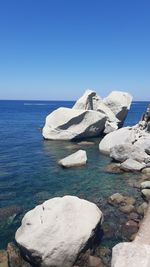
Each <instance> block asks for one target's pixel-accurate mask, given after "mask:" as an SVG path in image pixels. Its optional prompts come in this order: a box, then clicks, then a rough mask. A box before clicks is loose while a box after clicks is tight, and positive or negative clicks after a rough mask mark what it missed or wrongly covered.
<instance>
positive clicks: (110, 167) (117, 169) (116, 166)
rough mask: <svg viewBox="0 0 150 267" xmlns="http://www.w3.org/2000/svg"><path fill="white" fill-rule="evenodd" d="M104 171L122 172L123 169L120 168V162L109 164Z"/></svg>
mask: <svg viewBox="0 0 150 267" xmlns="http://www.w3.org/2000/svg"><path fill="white" fill-rule="evenodd" d="M105 172H108V173H116V174H117V173H123V171H122V170H121V169H120V164H113V163H112V164H109V165H108V166H107V167H106V169H105Z"/></svg>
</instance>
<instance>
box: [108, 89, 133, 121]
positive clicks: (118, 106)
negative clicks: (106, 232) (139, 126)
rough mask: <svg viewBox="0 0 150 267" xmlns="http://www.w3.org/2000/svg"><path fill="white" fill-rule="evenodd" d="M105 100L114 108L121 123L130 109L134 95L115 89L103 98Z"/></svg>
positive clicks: (113, 110)
mask: <svg viewBox="0 0 150 267" xmlns="http://www.w3.org/2000/svg"><path fill="white" fill-rule="evenodd" d="M103 102H104V104H105V105H107V106H108V107H109V108H110V109H111V110H112V112H113V113H114V114H115V116H116V117H117V118H118V119H119V120H120V121H121V123H123V122H124V120H125V118H126V116H127V113H128V110H129V109H130V106H131V103H132V96H131V95H130V94H128V93H126V92H121V91H113V92H112V93H110V94H109V95H108V96H107V97H106V98H104V99H103Z"/></svg>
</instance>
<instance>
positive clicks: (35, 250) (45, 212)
mask: <svg viewBox="0 0 150 267" xmlns="http://www.w3.org/2000/svg"><path fill="white" fill-rule="evenodd" d="M102 220H103V215H102V212H101V211H100V209H99V208H98V207H97V206H96V205H95V204H94V203H91V202H89V201H86V200H83V199H79V198H78V197H74V196H65V197H62V198H61V197H56V198H52V199H50V200H47V201H45V202H44V203H43V204H42V205H39V206H36V207H35V208H34V209H33V210H31V211H29V212H28V213H26V215H25V216H24V218H23V220H22V224H21V227H20V228H19V229H18V230H17V232H16V236H15V238H16V241H17V243H18V245H19V247H20V248H21V251H22V253H23V255H24V256H25V257H26V258H28V260H29V261H30V262H31V263H33V264H35V265H36V266H42V267H53V266H56V267H62V266H65V267H71V266H73V264H74V263H75V261H76V259H77V257H78V256H79V254H80V252H82V251H83V249H88V248H89V246H91V244H93V243H94V240H95V239H97V237H98V236H99V230H100V226H101V223H102ZM97 235H98V236H97Z"/></svg>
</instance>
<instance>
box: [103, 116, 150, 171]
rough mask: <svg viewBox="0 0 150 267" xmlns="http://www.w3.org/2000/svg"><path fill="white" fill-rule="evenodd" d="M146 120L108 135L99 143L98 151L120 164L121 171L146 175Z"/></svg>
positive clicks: (149, 139) (149, 143)
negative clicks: (139, 172)
mask: <svg viewBox="0 0 150 267" xmlns="http://www.w3.org/2000/svg"><path fill="white" fill-rule="evenodd" d="M146 114H147V113H146ZM144 118H145V116H144ZM148 118H150V117H147V116H146V119H144V120H143V121H140V122H139V123H138V124H137V125H135V126H133V127H124V128H122V129H119V130H116V131H115V132H112V133H109V134H108V135H107V136H105V137H104V138H103V139H102V141H101V142H100V144H99V149H100V151H101V152H102V153H104V154H107V155H109V156H110V157H111V158H112V159H113V160H114V161H116V162H120V163H121V164H120V168H121V169H122V170H124V171H141V170H142V172H143V173H145V174H146V175H147V174H148V171H147V170H148V169H149V167H150V155H149V147H150V132H149V131H147V125H148V122H149V121H147V120H148Z"/></svg>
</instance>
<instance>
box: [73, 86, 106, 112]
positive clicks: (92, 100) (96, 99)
mask: <svg viewBox="0 0 150 267" xmlns="http://www.w3.org/2000/svg"><path fill="white" fill-rule="evenodd" d="M101 102H102V98H101V97H100V96H98V95H97V94H96V92H95V91H93V90H89V89H87V90H86V91H85V93H84V94H83V96H81V97H80V98H79V99H78V100H77V101H76V103H75V104H74V106H73V109H82V110H97V106H98V105H99V104H100V103H101Z"/></svg>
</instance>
